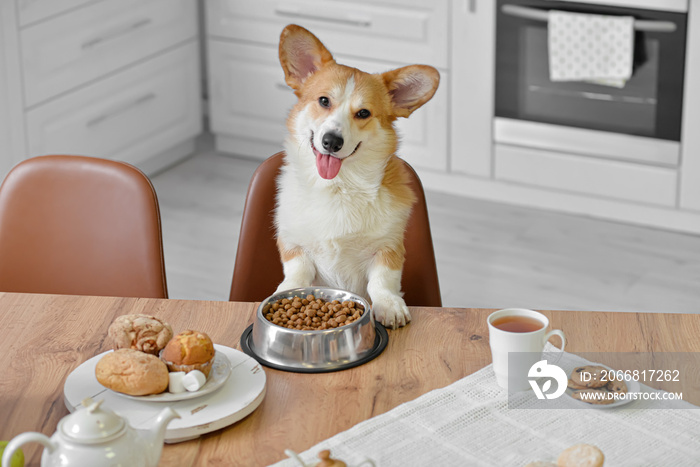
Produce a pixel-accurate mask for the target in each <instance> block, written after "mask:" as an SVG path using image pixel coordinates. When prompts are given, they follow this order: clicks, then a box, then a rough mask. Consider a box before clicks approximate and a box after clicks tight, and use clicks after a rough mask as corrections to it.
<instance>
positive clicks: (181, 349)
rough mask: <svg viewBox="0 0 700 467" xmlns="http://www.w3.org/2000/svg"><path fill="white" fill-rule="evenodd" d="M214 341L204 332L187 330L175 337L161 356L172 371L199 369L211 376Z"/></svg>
mask: <svg viewBox="0 0 700 467" xmlns="http://www.w3.org/2000/svg"><path fill="white" fill-rule="evenodd" d="M215 352H216V351H215V350H214V343H213V342H212V341H211V339H210V338H209V336H207V335H206V334H205V333H203V332H199V331H192V330H187V331H183V332H181V333H180V334H178V335H176V336H175V337H173V338H172V339H171V340H170V342H168V344H167V345H166V346H165V348H164V349H163V352H162V353H161V354H160V358H161V359H162V360H163V361H164V362H165V363H166V364H167V365H168V369H169V370H170V371H184V372H190V371H193V370H199V371H201V372H202V373H204V374H205V376H209V372H210V371H211V366H212V362H213V361H214V354H215Z"/></svg>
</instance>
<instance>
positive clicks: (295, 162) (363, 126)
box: [275, 25, 440, 328]
mask: <svg viewBox="0 0 700 467" xmlns="http://www.w3.org/2000/svg"><path fill="white" fill-rule="evenodd" d="M279 59H280V63H281V65H282V68H283V70H284V75H285V80H286V83H287V84H288V85H289V86H290V87H291V88H292V89H293V90H294V93H295V94H296V96H297V98H298V101H297V103H296V104H295V105H294V107H293V108H292V109H291V111H290V113H289V116H288V118H287V129H288V131H289V134H288V137H287V139H286V141H285V145H284V148H285V153H286V154H285V160H284V164H283V166H282V169H281V173H280V175H279V177H278V179H277V189H278V192H277V205H276V210H275V227H276V230H277V237H276V238H277V246H278V249H279V253H280V258H281V260H282V264H283V269H284V279H283V281H282V283H280V285H279V287H278V288H277V292H281V291H283V290H288V289H292V288H297V287H309V286H312V285H314V286H328V287H335V288H340V289H344V290H348V291H351V292H353V293H356V294H358V295H361V296H363V297H366V298H368V299H369V300H370V302H371V304H372V310H373V312H374V317H375V319H376V320H377V321H379V322H380V323H382V324H383V325H384V326H386V327H390V328H397V327H400V326H404V325H405V324H406V323H408V322H409V321H410V319H411V317H410V314H409V311H408V308H407V307H406V304H405V302H404V300H403V298H402V292H401V273H402V269H403V264H404V254H405V249H404V245H403V238H404V231H405V229H406V224H407V222H408V219H409V215H410V213H411V208H412V206H413V204H414V203H415V194H414V193H413V191H412V189H411V188H410V187H409V185H408V179H407V173H406V171H405V168H404V166H403V164H402V162H401V161H400V160H399V159H397V156H396V149H397V144H398V137H397V134H396V131H395V129H394V126H393V124H394V121H395V120H396V119H397V118H398V117H404V118H405V117H408V116H409V115H411V113H413V112H414V111H415V110H416V109H418V108H419V107H421V106H422V105H423V104H425V103H426V102H428V101H429V100H430V99H431V98H432V97H433V94H435V91H436V90H437V87H438V84H439V81H440V74H439V73H438V71H437V70H436V69H435V68H433V67H431V66H427V65H410V66H405V67H402V68H398V69H395V70H391V71H387V72H385V73H381V74H369V73H365V72H363V71H360V70H358V69H356V68H351V67H348V66H343V65H339V64H338V63H336V62H335V60H334V59H333V56H332V55H331V53H330V52H329V51H328V50H327V49H326V47H324V45H323V44H322V43H321V41H320V40H319V39H317V38H316V36H314V35H313V34H312V33H310V32H309V31H307V30H306V29H304V28H302V27H301V26H297V25H289V26H287V27H286V28H285V29H284V30H283V31H282V34H281V36H280V43H279Z"/></svg>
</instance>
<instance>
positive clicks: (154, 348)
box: [107, 314, 173, 355]
mask: <svg viewBox="0 0 700 467" xmlns="http://www.w3.org/2000/svg"><path fill="white" fill-rule="evenodd" d="M107 334H108V335H109V337H110V338H111V339H112V343H113V344H114V350H117V349H134V350H140V351H141V352H146V353H150V354H153V355H158V354H159V353H160V351H161V350H162V349H163V347H165V345H166V344H167V343H168V342H169V341H170V339H172V338H173V328H172V327H171V326H170V325H169V324H168V323H166V322H165V321H163V320H161V319H159V318H156V317H155V316H150V315H142V314H131V315H123V316H119V317H118V318H117V319H115V320H114V322H113V323H112V324H111V325H110V326H109V329H108V331H107Z"/></svg>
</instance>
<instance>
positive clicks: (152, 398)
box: [98, 352, 231, 402]
mask: <svg viewBox="0 0 700 467" xmlns="http://www.w3.org/2000/svg"><path fill="white" fill-rule="evenodd" d="M105 353H107V352H105ZM102 355H104V354H101V355H98V357H100V358H102ZM230 374H231V362H229V361H228V358H227V357H226V355H224V354H222V353H221V352H216V354H214V363H212V366H211V371H210V372H209V376H208V377H207V382H206V383H204V386H202V387H201V388H199V389H198V390H197V391H185V392H181V393H178V394H173V393H171V392H167V391H165V392H162V393H160V394H150V395H148V396H132V395H129V394H123V393H121V392H117V391H113V392H114V393H115V394H119V395H120V396H122V397H128V398H130V399H135V400H145V401H148V402H175V401H184V400H186V399H194V398H195V397H202V396H204V395H206V394H209V393H210V392H214V391H216V390H217V389H219V388H220V387H221V386H223V384H224V383H225V382H226V380H227V379H228V377H229V375H230ZM110 391H111V389H110Z"/></svg>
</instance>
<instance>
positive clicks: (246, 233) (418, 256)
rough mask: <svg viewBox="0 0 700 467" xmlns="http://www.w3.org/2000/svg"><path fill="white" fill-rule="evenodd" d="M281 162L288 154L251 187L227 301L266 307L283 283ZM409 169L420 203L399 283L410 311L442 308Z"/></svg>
mask: <svg viewBox="0 0 700 467" xmlns="http://www.w3.org/2000/svg"><path fill="white" fill-rule="evenodd" d="M283 156H284V153H282V152H279V153H277V154H275V155H274V156H271V157H270V158H268V159H266V160H265V161H264V162H263V163H262V164H260V166H259V167H258V168H257V170H256V171H255V173H254V174H253V177H252V179H251V181H250V186H249V187H248V194H247V196H246V202H245V208H244V210H243V221H242V223H241V234H240V237H239V239H238V251H237V252H236V264H235V267H234V271H233V282H232V284H231V295H230V297H229V299H230V300H231V301H243V302H256V301H257V302H259V301H262V300H264V299H265V298H266V297H268V296H270V295H272V293H274V291H275V289H277V286H278V285H279V283H280V282H282V279H283V278H284V274H283V272H282V263H281V261H280V257H279V252H278V251H277V244H276V240H275V226H274V220H273V219H274V218H273V211H274V208H275V193H276V187H275V180H276V179H277V175H278V174H279V170H280V167H281V166H282V163H283ZM404 163H405V162H404ZM405 164H406V167H407V168H408V169H409V173H410V174H411V187H412V188H413V190H414V191H415V193H416V195H417V198H418V202H417V203H416V205H415V206H414V208H413V212H412V214H411V218H410V219H409V221H408V227H407V229H406V235H405V238H404V243H405V246H406V262H405V264H404V269H403V276H402V280H401V282H402V284H401V286H402V290H403V291H404V300H405V301H406V304H407V305H409V306H433V307H439V306H442V299H441V297H440V284H439V283H438V275H437V266H436V264H435V253H434V250H433V240H432V237H431V235H430V222H429V220H428V209H427V207H426V204H425V193H424V192H423V186H422V185H421V182H420V179H419V178H418V175H416V172H415V171H414V170H413V168H412V167H411V166H410V165H408V164H407V163H405Z"/></svg>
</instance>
